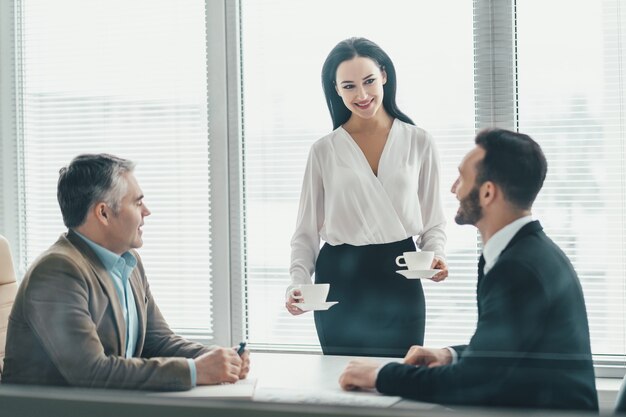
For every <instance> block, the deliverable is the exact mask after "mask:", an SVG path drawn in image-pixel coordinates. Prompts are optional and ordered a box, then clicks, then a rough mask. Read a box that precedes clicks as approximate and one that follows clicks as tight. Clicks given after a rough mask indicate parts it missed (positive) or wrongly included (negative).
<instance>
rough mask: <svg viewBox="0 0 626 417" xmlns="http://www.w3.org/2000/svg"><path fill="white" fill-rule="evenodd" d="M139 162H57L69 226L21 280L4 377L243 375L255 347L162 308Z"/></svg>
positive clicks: (119, 381)
mask: <svg viewBox="0 0 626 417" xmlns="http://www.w3.org/2000/svg"><path fill="white" fill-rule="evenodd" d="M133 168H134V164H133V163H132V162H130V161H128V160H124V159H120V158H117V157H114V156H111V155H106V154H99V155H80V156H78V157H76V158H75V159H74V160H73V161H72V162H71V163H70V165H69V166H67V167H65V168H62V169H61V171H60V176H59V181H58V189H57V198H58V201H59V205H60V206H61V213H62V215H63V222H64V223H65V225H66V226H67V227H68V229H69V230H68V232H67V233H65V234H63V235H61V237H60V238H59V240H58V241H57V242H56V243H55V244H54V245H52V247H50V249H48V250H47V251H46V252H44V253H43V254H42V255H41V256H40V257H39V258H38V259H37V260H36V261H35V262H34V263H33V265H32V266H31V267H30V269H29V270H28V272H27V273H26V276H25V277H24V280H23V281H22V283H21V285H20V288H19V291H18V294H17V298H16V300H15V304H14V306H13V310H12V312H11V316H10V319H9V327H8V335H7V343H6V357H5V368H4V374H3V376H2V382H3V383H19V384H38V385H42V384H44V385H62V386H63V385H65V386H82V387H104V388H127V389H146V390H186V389H189V388H191V387H193V386H194V385H196V384H198V385H202V384H217V383H221V382H235V381H237V380H239V379H242V378H245V377H246V375H247V373H248V369H249V364H250V360H249V352H247V351H244V352H243V353H242V354H241V355H238V354H237V351H236V350H235V349H233V348H220V347H207V346H204V345H202V344H199V343H194V342H191V341H189V340H185V339H183V338H182V337H180V336H177V335H175V334H174V333H173V332H172V330H170V328H169V326H168V325H167V323H166V322H165V319H164V318H163V316H162V315H161V312H160V311H159V308H158V307H157V305H156V303H155V300H154V298H153V297H152V294H151V293H150V287H149V285H148V281H147V279H146V276H145V273H144V268H143V265H142V263H141V259H140V258H139V255H138V254H137V252H136V251H135V250H134V249H136V248H139V247H141V246H142V244H143V241H142V230H141V227H142V226H143V223H144V217H146V216H148V215H150V210H148V208H147V207H146V205H145V204H144V203H143V194H142V191H141V189H140V187H139V184H138V183H137V180H136V179H135V176H134V175H133Z"/></svg>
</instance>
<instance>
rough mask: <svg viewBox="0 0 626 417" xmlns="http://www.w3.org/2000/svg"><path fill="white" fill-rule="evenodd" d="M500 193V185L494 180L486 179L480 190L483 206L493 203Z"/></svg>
mask: <svg viewBox="0 0 626 417" xmlns="http://www.w3.org/2000/svg"><path fill="white" fill-rule="evenodd" d="M497 194H498V187H497V186H496V184H495V183H493V182H492V181H485V182H484V183H483V184H482V185H481V186H480V190H479V196H480V202H481V205H482V206H488V205H490V204H491V203H493V202H494V201H495V199H496V196H497Z"/></svg>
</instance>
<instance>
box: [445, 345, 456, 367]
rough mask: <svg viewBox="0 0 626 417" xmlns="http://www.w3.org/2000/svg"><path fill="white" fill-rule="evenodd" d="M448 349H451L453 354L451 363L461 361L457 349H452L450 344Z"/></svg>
mask: <svg viewBox="0 0 626 417" xmlns="http://www.w3.org/2000/svg"><path fill="white" fill-rule="evenodd" d="M446 349H448V351H450V355H452V362H450V364H451V365H454V364H455V363H457V362H458V361H459V354H458V353H456V350H454V349H452V348H451V347H449V346H446Z"/></svg>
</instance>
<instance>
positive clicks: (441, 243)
mask: <svg viewBox="0 0 626 417" xmlns="http://www.w3.org/2000/svg"><path fill="white" fill-rule="evenodd" d="M418 187H419V188H418V197H419V201H420V207H421V211H422V213H421V214H422V219H423V220H422V221H423V223H424V228H423V232H422V234H421V235H420V238H419V240H418V242H417V244H418V246H419V248H420V249H422V250H430V251H434V252H435V256H437V257H438V258H441V259H445V252H444V250H445V246H446V240H447V238H446V231H445V227H446V217H445V213H444V211H443V203H442V201H441V192H440V184H439V154H438V153H437V149H436V148H435V143H434V141H433V139H432V136H430V134H428V133H427V134H426V142H425V149H424V158H423V160H422V166H421V168H420V175H419V186H418Z"/></svg>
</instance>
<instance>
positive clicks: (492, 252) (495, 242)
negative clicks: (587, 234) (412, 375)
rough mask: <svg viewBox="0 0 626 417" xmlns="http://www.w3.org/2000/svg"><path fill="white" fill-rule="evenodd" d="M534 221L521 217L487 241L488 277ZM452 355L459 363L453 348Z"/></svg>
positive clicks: (486, 260) (484, 255)
mask: <svg viewBox="0 0 626 417" xmlns="http://www.w3.org/2000/svg"><path fill="white" fill-rule="evenodd" d="M532 221H533V216H524V217H520V218H519V219H517V220H514V221H513V222H511V223H509V224H507V225H506V226H504V227H503V228H502V229H500V230H498V231H497V232H496V233H495V234H494V235H493V236H491V239H489V240H488V241H487V243H486V244H485V247H484V248H483V257H484V258H485V266H484V267H483V273H484V274H485V275H487V272H489V271H490V270H491V268H493V266H494V265H495V264H496V262H497V261H498V258H499V257H500V254H501V253H502V251H503V250H504V248H506V245H508V244H509V242H510V241H511V239H513V237H514V236H515V235H516V234H517V232H519V231H520V229H521V228H522V227H524V226H526V225H527V224H528V223H530V222H532ZM446 349H448V350H449V351H450V353H451V354H452V363H456V362H457V361H458V354H457V353H456V351H455V350H454V349H452V348H451V347H447V348H446Z"/></svg>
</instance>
